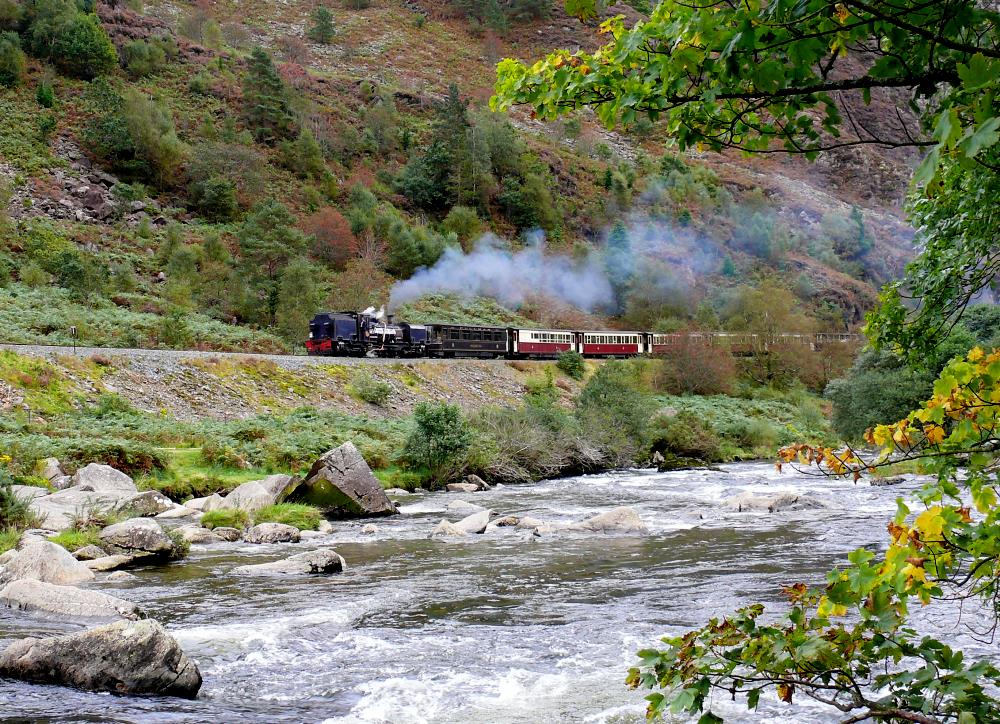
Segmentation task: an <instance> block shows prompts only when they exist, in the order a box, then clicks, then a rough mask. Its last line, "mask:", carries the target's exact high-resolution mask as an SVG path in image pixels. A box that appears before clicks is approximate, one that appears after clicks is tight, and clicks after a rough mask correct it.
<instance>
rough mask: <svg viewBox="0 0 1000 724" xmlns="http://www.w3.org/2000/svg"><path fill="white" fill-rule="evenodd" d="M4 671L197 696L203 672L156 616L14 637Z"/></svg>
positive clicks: (2, 657)
mask: <svg viewBox="0 0 1000 724" xmlns="http://www.w3.org/2000/svg"><path fill="white" fill-rule="evenodd" d="M0 676H6V677H8V678H12V679H22V680H25V681H36V682H40V683H50V684H65V685H69V686H76V687H79V688H81V689H88V690H90V691H109V692H113V693H115V694H160V695H165V696H183V697H187V698H190V699H193V698H194V697H195V696H196V695H197V694H198V689H200V688H201V673H200V672H199V671H198V667H197V666H196V665H195V664H194V662H193V661H191V660H190V659H189V658H188V657H187V656H185V654H184V652H183V651H182V650H181V647H180V646H179V645H178V643H177V641H175V640H174V638H173V637H172V636H171V635H170V634H168V633H167V631H166V629H164V628H163V626H161V625H160V624H158V623H157V622H156V621H152V620H144V621H118V622H115V623H112V624H107V625H105V626H99V627H97V628H94V629H90V630H89V631H82V632H80V633H74V634H69V635H68V636H52V637H49V638H42V639H37V638H26V639H19V640H17V641H14V642H13V643H12V644H10V646H8V647H7V648H6V650H5V651H4V652H3V653H0Z"/></svg>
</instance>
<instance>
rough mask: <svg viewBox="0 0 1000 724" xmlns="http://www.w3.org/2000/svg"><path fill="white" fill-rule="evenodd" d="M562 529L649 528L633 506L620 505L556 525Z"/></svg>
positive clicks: (624, 530)
mask: <svg viewBox="0 0 1000 724" xmlns="http://www.w3.org/2000/svg"><path fill="white" fill-rule="evenodd" d="M557 528H562V529H563V530H576V531H586V532H590V533H648V532H649V529H648V528H646V525H645V524H644V523H643V522H642V518H640V517H639V514H638V513H637V512H636V510H635V508H630V507H628V506H622V507H620V508H613V509H611V510H608V511H605V512H603V513H600V514H598V515H595V516H593V517H591V518H587V519H586V520H581V521H580V522H578V523H569V524H568V525H563V526H557Z"/></svg>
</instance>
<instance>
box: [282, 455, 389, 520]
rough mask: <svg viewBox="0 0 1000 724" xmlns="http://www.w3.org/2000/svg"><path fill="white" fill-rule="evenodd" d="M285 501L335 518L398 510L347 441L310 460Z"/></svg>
mask: <svg viewBox="0 0 1000 724" xmlns="http://www.w3.org/2000/svg"><path fill="white" fill-rule="evenodd" d="M289 500H294V501H296V502H303V503H309V504H311V505H315V506H317V507H318V508H320V509H321V510H322V511H323V513H324V514H326V515H335V516H338V517H352V518H357V517H364V516H374V515H393V514H395V513H398V512H399V511H398V510H396V506H395V505H393V503H392V501H391V500H389V497H388V496H387V495H386V494H385V491H384V490H382V486H381V485H380V484H379V481H378V479H377V478H376V477H375V476H374V475H373V474H372V471H371V468H369V467H368V463H366V462H365V459H364V458H363V457H361V453H360V452H358V449H357V448H356V447H354V443H351V442H345V443H344V444H343V445H341V446H340V447H338V448H335V449H333V450H330V451H329V452H327V453H324V454H323V456H322V457H320V458H319V460H317V461H316V462H315V463H313V466H312V468H311V469H310V470H309V474H308V475H307V476H306V479H305V482H303V483H302V484H301V485H300V486H299V487H298V488H296V489H295V491H294V492H293V493H292V494H291V496H289Z"/></svg>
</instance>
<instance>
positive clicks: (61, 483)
mask: <svg viewBox="0 0 1000 724" xmlns="http://www.w3.org/2000/svg"><path fill="white" fill-rule="evenodd" d="M49 483H51V484H52V487H53V488H55V489H56V490H66V488H69V487H72V485H73V477H72V476H70V475H57V476H56V477H54V478H52V480H50V481H49Z"/></svg>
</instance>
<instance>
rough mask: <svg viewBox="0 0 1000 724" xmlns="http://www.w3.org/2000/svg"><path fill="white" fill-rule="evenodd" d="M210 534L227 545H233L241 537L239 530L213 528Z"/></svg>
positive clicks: (241, 533) (241, 532)
mask: <svg viewBox="0 0 1000 724" xmlns="http://www.w3.org/2000/svg"><path fill="white" fill-rule="evenodd" d="M212 532H213V533H215V535H216V536H218V537H219V539H220V540H224V541H226V542H227V543H234V542H235V541H238V540H239V539H240V538H242V537H243V531H241V530H240V529H239V528H213V529H212Z"/></svg>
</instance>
